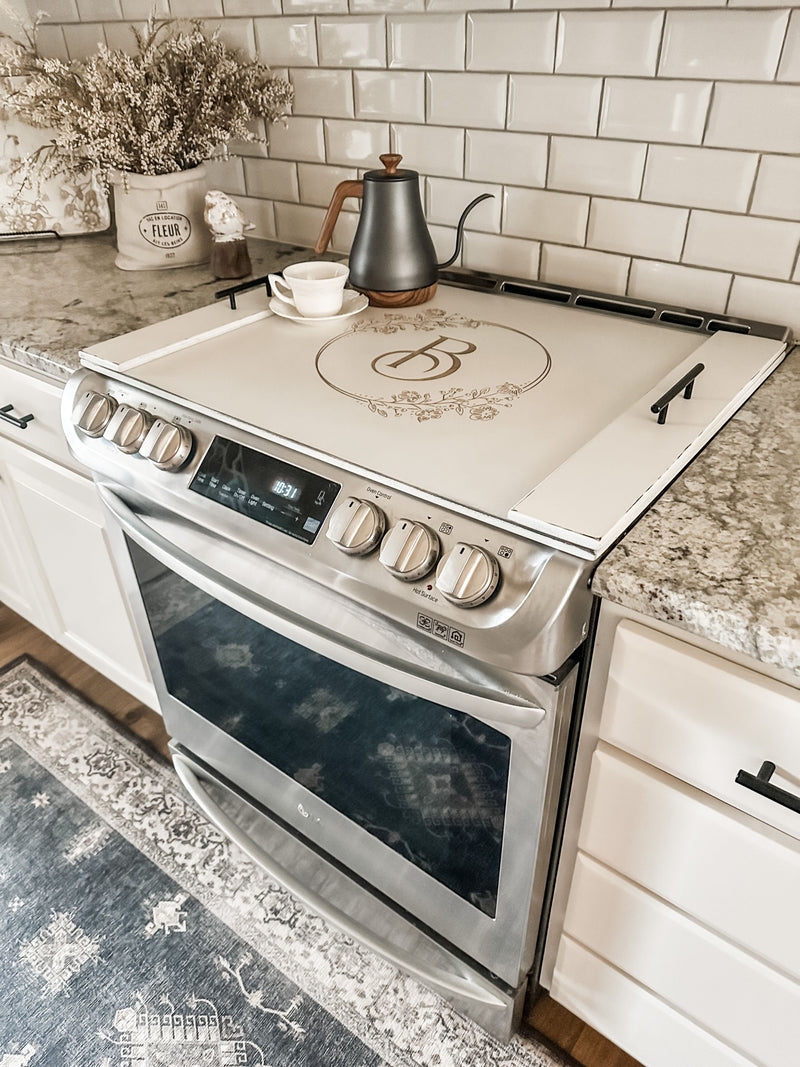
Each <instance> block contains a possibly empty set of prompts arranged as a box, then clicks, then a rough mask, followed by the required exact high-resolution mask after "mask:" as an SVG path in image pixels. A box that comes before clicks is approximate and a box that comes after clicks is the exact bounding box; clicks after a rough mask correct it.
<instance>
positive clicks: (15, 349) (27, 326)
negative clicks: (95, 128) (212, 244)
mask: <svg viewBox="0 0 800 1067" xmlns="http://www.w3.org/2000/svg"><path fill="white" fill-rule="evenodd" d="M247 244H248V249H249V252H250V260H251V263H252V267H253V272H252V275H250V277H261V276H262V275H264V274H267V273H268V272H269V271H275V270H282V269H283V267H285V266H287V265H288V264H289V263H294V262H296V261H297V260H300V259H313V258H316V257H315V256H314V254H313V253H312V252H310V250H309V249H308V248H301V247H298V246H296V245H283V244H277V243H275V242H272V241H261V240H255V239H251V238H249V239H248V242H247ZM49 247H53V246H49ZM31 248H32V246H31V245H27V244H26V245H22V244H20V245H12V244H9V245H5V246H3V248H2V251H3V253H4V254H3V255H0V291H2V292H3V293H4V294H5V295H4V298H3V306H2V307H0V355H3V356H4V357H5V358H6V359H7V360H11V361H12V362H14V363H18V364H20V365H23V366H28V367H31V368H32V369H34V370H37V371H40V372H42V373H43V374H47V375H49V376H50V377H53V378H59V379H61V380H66V379H67V378H68V377H69V375H70V374H71V373H72V371H73V370H76V369H77V367H78V366H79V361H78V352H79V350H80V349H81V348H87V347H88V346H89V345H92V344H96V343H97V342H98V341H105V340H107V339H108V338H109V337H116V336H118V335H119V334H123V333H128V332H129V331H130V330H136V329H138V328H139V327H141V326H146V325H148V324H149V323H152V322H160V321H161V320H162V319H168V318H171V317H172V316H173V315H180V314H181V313H182V312H184V311H193V310H194V309H195V308H198V307H202V306H203V305H204V304H211V303H213V301H214V294H215V293H217V292H219V290H220V289H225V288H228V287H230V286H232V285H237V284H239V281H247V278H243V279H237V280H222V281H220V280H219V279H217V278H214V277H213V276H212V274H211V272H210V270H209V269H208V266H207V265H205V264H204V265H202V266H199V267H175V268H174V269H170V270H151V271H146V270H143V271H125V270H120V269H119V268H118V267H116V266H115V265H114V257H115V256H116V246H115V243H114V238H113V236H112V235H110V234H108V233H106V234H99V235H93V236H89V237H65V238H63V239H62V240H61V242H59V244H58V245H57V246H55V249H56V250H54V251H44V250H43V251H32V250H30V249H31Z"/></svg>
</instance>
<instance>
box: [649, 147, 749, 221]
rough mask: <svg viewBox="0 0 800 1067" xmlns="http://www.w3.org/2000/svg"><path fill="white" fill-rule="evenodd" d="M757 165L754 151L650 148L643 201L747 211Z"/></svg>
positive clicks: (719, 209)
mask: <svg viewBox="0 0 800 1067" xmlns="http://www.w3.org/2000/svg"><path fill="white" fill-rule="evenodd" d="M757 162H758V158H757V156H755V155H754V154H753V153H752V152H731V151H725V150H723V149H719V148H688V147H682V146H679V145H651V146H650V151H649V152H648V155H647V165H646V167H645V175H644V186H643V188H642V198H643V199H644V200H652V201H656V202H657V203H662V204H685V205H687V206H688V207H706V208H716V209H717V210H718V211H741V212H745V211H747V205H748V202H749V199H750V193H751V192H752V189H753V180H754V178H755V173H756V163H757Z"/></svg>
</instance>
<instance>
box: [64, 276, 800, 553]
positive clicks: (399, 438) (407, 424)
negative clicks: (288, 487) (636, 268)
mask: <svg viewBox="0 0 800 1067" xmlns="http://www.w3.org/2000/svg"><path fill="white" fill-rule="evenodd" d="M237 300H238V304H239V306H238V309H237V310H231V309H230V308H229V307H228V306H227V305H223V304H216V305H212V306H209V307H207V308H202V309H200V310H199V311H195V312H190V313H189V314H187V315H182V316H179V317H178V318H175V319H171V320H168V321H167V322H164V323H159V324H156V325H154V326H150V327H146V328H145V329H142V330H138V331H136V332H135V333H132V334H128V335H126V336H124V337H121V338H116V339H113V340H111V341H108V342H104V343H102V344H99V345H96V346H94V347H93V348H91V349H88V350H87V351H86V352H85V353H82V360H83V362H84V363H85V364H86V365H89V366H96V367H102V368H104V369H107V370H112V371H113V370H116V371H117V372H118V373H119V374H120V375H121V376H125V377H129V378H132V379H135V380H138V381H141V382H142V383H144V384H145V385H147V386H150V387H152V388H154V389H155V390H157V391H158V392H160V393H162V394H167V395H172V396H175V397H177V398H180V399H181V400H183V401H185V402H187V403H188V404H189V405H190V406H192V407H195V408H196V409H197V410H199V411H203V410H205V411H208V412H214V413H217V414H218V413H223V414H224V416H225V417H226V418H227V419H229V420H231V421H233V422H238V423H243V424H245V425H247V426H249V427H254V428H256V429H257V430H261V431H264V432H265V433H266V434H267V435H268V436H273V437H277V438H279V439H282V440H284V441H289V442H294V443H297V444H298V445H299V446H300V447H301V448H302V449H304V450H305V451H312V452H314V451H316V452H319V453H322V454H324V455H325V456H326V457H332V458H334V460H336V461H338V462H340V463H341V464H343V465H345V466H346V467H349V468H351V469H357V470H361V471H365V472H368V473H372V474H374V475H375V476H377V477H378V478H382V479H383V480H385V481H388V482H390V483H395V484H398V485H400V486H402V487H404V488H410V489H411V490H412V491H416V492H417V493H419V494H421V495H423V496H426V497H428V498H430V499H433V500H439V501H443V502H446V503H448V504H451V505H452V504H456V505H457V506H460V507H462V508H464V509H465V510H467V511H469V512H472V513H476V514H480V515H484V516H488V517H490V518H494V519H499V520H501V521H504V522H510V523H512V524H514V525H515V526H518V527H522V528H524V529H525V530H528V531H530V532H531V533H532V534H534V535H536V536H537V538H538V539H541V540H543V541H544V542H546V543H548V544H552V545H556V546H558V547H561V548H564V549H566V550H567V551H570V552H573V553H574V554H577V555H581V556H584V557H586V558H595V557H598V556H599V555H601V554H602V553H603V552H604V551H605V550H606V549H607V548H608V547H609V546H610V545H611V544H612V543H613V542H614V541H615V540H616V538H617V537H618V536H619V535H620V534H621V533H622V532H623V531H624V530H625V529H626V528H627V527H628V526H629V525H630V524H631V522H632V521H634V520H635V519H636V518H637V517H638V515H639V514H641V512H642V511H643V510H644V509H645V507H646V506H647V505H648V504H649V503H650V502H651V501H652V500H653V499H655V497H656V496H657V495H658V494H659V493H660V492H661V491H662V490H663V488H664V487H665V486H666V485H667V484H669V482H670V481H671V480H672V479H673V478H674V477H675V476H676V474H677V473H679V471H680V470H681V469H682V468H683V467H684V466H685V465H686V464H687V463H688V462H689V460H690V459H691V458H692V457H693V456H694V455H695V454H696V453H697V452H698V451H699V449H700V448H701V447H702V445H703V444H704V443H705V442H706V441H707V440H709V438H710V437H711V436H712V435H713V434H714V433H715V432H716V431H717V430H718V429H719V427H720V426H721V425H723V424H724V422H725V421H726V420H727V419H728V418H729V417H730V415H731V414H732V413H733V412H734V411H735V410H736V409H737V408H738V407H739V406H740V405H741V403H743V401H744V400H745V399H746V398H747V396H749V395H750V393H752V391H753V390H754V389H755V388H756V387H757V385H758V384H759V383H760V382H761V381H762V380H763V379H764V378H765V377H766V376H767V374H768V373H769V372H770V371H771V370H772V369H773V367H774V366H775V365H777V363H778V362H779V361H780V359H781V358H782V357H783V354H784V352H785V349H786V344H785V342H784V341H782V340H774V339H769V338H765V337H756V336H749V335H746V334H740V333H732V332H724V331H722V332H716V333H713V334H708V333H706V332H702V331H697V330H687V329H680V328H676V327H674V326H665V325H659V324H654V323H652V322H641V321H637V320H635V319H631V318H626V317H624V316H620V315H615V314H609V313H604V312H598V311H593V310H584V309H581V308H577V307H564V306H560V305H552V304H548V303H546V302H542V301H536V300H531V299H529V298H526V297H523V296H512V295H506V294H500V293H497V292H492V293H487V292H475V291H472V290H469V289H462V288H456V287H451V286H444V285H440V287H439V289H438V291H437V293H436V295H435V297H434V298H433V300H431V301H430V302H429V303H428V304H426V305H423V306H421V307H416V308H409V309H401V310H386V309H379V308H368V309H367V310H366V311H365V312H364V313H363V314H361V315H359V316H356V317H354V318H350V319H343V320H342V321H341V322H333V323H332V322H330V321H329V322H325V323H319V324H313V323H309V324H302V325H300V324H297V323H295V322H292V321H288V320H286V319H283V318H280V317H278V316H275V315H273V314H272V313H271V312H270V311H269V310H268V309H267V306H266V304H267V298H266V296H265V293H264V292H263V291H260V292H251V293H248V294H243V295H242V296H240V297H237ZM698 363H702V364H703V368H704V369H703V370H702V371H701V372H700V373H699V375H698V377H697V379H696V381H695V383H694V386H693V393H692V396H691V399H686V398H684V397H683V396H682V395H681V394H680V393H679V395H678V396H677V397H676V399H674V400H673V401H672V402H671V403H670V406H669V411H668V416H667V420H666V422H665V423H663V424H659V422H658V418H657V416H656V415H655V414H653V412H652V411H651V405H652V404H653V403H654V401H655V400H657V399H658V398H659V397H660V396H661V395H662V394H664V393H665V392H666V391H668V390H669V389H670V387H671V386H673V385H674V384H675V383H676V382H677V381H678V379H680V378H681V377H682V376H683V375H684V374H685V373H686V372H687V371H689V370H690V369H691V368H692V367H694V366H696V364H698Z"/></svg>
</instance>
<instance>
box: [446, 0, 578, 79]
mask: <svg viewBox="0 0 800 1067" xmlns="http://www.w3.org/2000/svg"><path fill="white" fill-rule="evenodd" d="M557 24H558V23H557V15H556V13H555V11H542V12H538V11H531V12H503V13H500V12H497V13H494V14H492V13H486V12H473V13H472V14H469V15H467V70H493V71H503V72H510V71H522V72H531V73H540V72H541V73H549V72H550V71H552V69H553V62H554V58H555V46H556V27H557Z"/></svg>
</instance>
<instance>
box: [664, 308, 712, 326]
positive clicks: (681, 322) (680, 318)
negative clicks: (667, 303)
mask: <svg viewBox="0 0 800 1067" xmlns="http://www.w3.org/2000/svg"><path fill="white" fill-rule="evenodd" d="M658 321H659V322H666V323H668V324H669V325H670V326H689V327H691V328H692V329H693V330H701V329H702V328H703V321H704V320H703V316H702V315H690V314H689V312H688V311H670V310H669V309H666V310H664V311H662V312H661V314H660V315H659V316H658Z"/></svg>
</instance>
